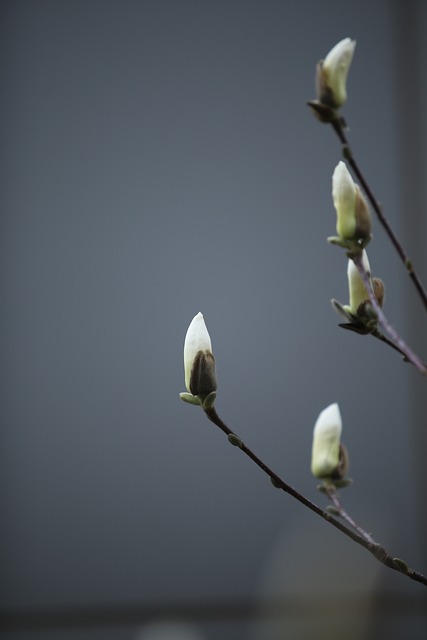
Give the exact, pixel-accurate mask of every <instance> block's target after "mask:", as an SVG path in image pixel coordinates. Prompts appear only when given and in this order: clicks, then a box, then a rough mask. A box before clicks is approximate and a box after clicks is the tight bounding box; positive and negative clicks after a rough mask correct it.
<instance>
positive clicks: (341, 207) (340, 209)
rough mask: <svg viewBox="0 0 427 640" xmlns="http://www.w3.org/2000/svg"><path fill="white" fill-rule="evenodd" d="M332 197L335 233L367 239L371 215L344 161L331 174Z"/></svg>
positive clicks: (345, 238)
mask: <svg viewBox="0 0 427 640" xmlns="http://www.w3.org/2000/svg"><path fill="white" fill-rule="evenodd" d="M332 199H333V202H334V207H335V209H336V212H337V233H338V236H339V237H340V238H341V239H342V240H353V241H356V242H357V241H360V240H365V241H366V240H369V239H370V237H371V216H370V214H369V208H368V205H367V203H366V200H365V198H364V197H363V194H362V192H361V190H360V188H359V186H358V185H357V184H356V183H355V182H354V180H353V178H352V177H351V174H350V172H349V170H348V169H347V167H346V164H345V162H343V161H342V160H341V161H340V162H339V163H338V164H337V166H336V167H335V170H334V173H333V175H332Z"/></svg>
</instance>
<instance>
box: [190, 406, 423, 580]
mask: <svg viewBox="0 0 427 640" xmlns="http://www.w3.org/2000/svg"><path fill="white" fill-rule="evenodd" d="M203 410H204V412H205V414H206V416H207V417H208V418H209V420H210V421H211V422H212V423H213V424H214V425H216V426H217V427H219V429H221V431H223V432H224V433H225V434H226V436H227V437H228V441H229V442H230V444H232V445H233V446H235V447H238V448H239V449H240V450H241V451H242V452H243V453H244V454H245V455H247V456H248V458H250V459H251V460H252V461H253V462H255V464H256V465H257V466H258V467H259V468H260V469H261V470H262V471H263V472H264V473H265V474H266V475H267V476H269V478H270V480H271V482H272V484H273V485H274V486H275V487H277V488H278V489H281V490H282V491H285V492H286V493H288V494H289V495H290V496H292V497H293V498H295V499H296V500H298V502H300V503H301V504H303V505H304V506H305V507H307V508H308V509H310V511H313V513H315V514H317V515H318V516H320V517H321V518H323V519H324V520H326V521H327V522H329V523H330V524H331V525H332V526H333V527H335V528H336V529H338V530H339V531H341V533H343V534H344V535H346V536H347V537H349V538H350V539H351V540H353V542H356V543H357V544H359V545H361V546H362V547H364V548H365V549H367V550H368V551H370V553H372V555H373V556H374V557H375V558H376V559H377V560H378V561H379V562H381V563H382V564H384V565H385V566H387V567H389V568H390V569H394V570H395V571H399V573H403V574H404V575H406V576H407V577H408V578H410V579H411V580H415V581H416V582H420V583H421V584H423V585H425V586H427V577H425V576H424V575H423V574H421V573H419V572H418V571H414V570H412V569H410V568H409V567H408V566H407V565H406V563H405V562H404V561H403V560H400V559H399V558H393V557H392V556H391V555H390V554H389V553H388V552H387V551H386V549H384V547H383V546H382V545H380V544H378V543H377V542H374V541H371V540H368V539H366V538H365V537H363V536H362V535H360V533H358V532H357V531H353V530H352V529H349V528H348V527H346V526H345V525H344V524H343V523H342V522H340V521H339V520H337V519H336V518H333V517H332V515H331V514H330V513H328V512H327V511H324V510H323V509H321V508H320V507H318V506H317V505H316V504H314V502H311V500H309V499H308V498H306V497H305V496H303V495H302V494H301V493H299V492H298V491H297V490H296V489H294V488H293V487H292V486H291V485H289V484H288V483H287V482H285V481H284V480H282V478H281V477H280V476H278V475H277V473H275V472H274V471H273V470H272V469H270V468H269V467H268V466H267V465H266V464H265V463H264V462H263V461H262V460H261V459H260V458H259V457H258V456H257V455H256V454H255V453H253V451H251V449H249V447H247V446H246V445H245V444H244V442H243V441H242V440H241V439H240V438H239V436H237V435H236V434H235V433H234V432H233V431H232V430H231V429H230V428H229V427H228V426H227V425H226V424H225V423H224V422H223V421H222V420H221V418H220V417H219V416H218V414H217V412H216V409H215V407H209V408H204V409H203Z"/></svg>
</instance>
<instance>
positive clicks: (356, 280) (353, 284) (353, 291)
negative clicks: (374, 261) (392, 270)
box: [344, 249, 372, 316]
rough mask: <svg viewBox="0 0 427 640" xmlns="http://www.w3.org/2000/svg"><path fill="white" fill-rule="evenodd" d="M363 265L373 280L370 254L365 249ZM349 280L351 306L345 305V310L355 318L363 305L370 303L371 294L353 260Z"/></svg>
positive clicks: (349, 266) (349, 269)
mask: <svg viewBox="0 0 427 640" xmlns="http://www.w3.org/2000/svg"><path fill="white" fill-rule="evenodd" d="M362 264H363V268H364V269H365V271H366V273H367V274H368V277H369V279H370V280H371V267H370V264H369V260H368V254H367V253H366V251H365V249H363V251H362ZM347 278H348V293H349V304H348V305H345V306H344V309H345V311H348V312H349V313H351V314H352V315H353V316H357V315H359V313H360V311H361V310H362V309H363V305H364V304H365V303H366V302H369V294H368V292H367V290H366V287H365V283H364V282H363V280H362V276H361V275H360V273H359V270H358V268H357V267H356V265H355V264H354V262H353V260H349V261H348V267H347ZM371 282H372V281H371ZM362 315H363V314H362Z"/></svg>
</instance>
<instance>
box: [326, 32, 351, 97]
mask: <svg viewBox="0 0 427 640" xmlns="http://www.w3.org/2000/svg"><path fill="white" fill-rule="evenodd" d="M355 46H356V41H355V40H351V38H344V40H341V41H340V42H338V44H336V45H335V46H334V47H333V48H332V49H331V50H330V51H329V53H328V54H327V56H326V58H325V59H324V60H323V61H321V62H320V63H319V66H318V69H317V85H318V98H319V100H320V102H322V103H323V104H326V105H328V106H330V107H333V108H334V109H338V108H339V107H341V106H342V105H343V104H344V102H345V101H346V100H347V89H346V84H347V76H348V71H349V69H350V65H351V61H352V59H353V54H354V49H355Z"/></svg>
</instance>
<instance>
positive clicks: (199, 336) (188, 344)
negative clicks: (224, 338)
mask: <svg viewBox="0 0 427 640" xmlns="http://www.w3.org/2000/svg"><path fill="white" fill-rule="evenodd" d="M184 373H185V386H186V388H187V391H188V392H189V393H190V394H191V396H193V398H194V404H197V403H199V404H203V401H204V400H205V399H206V398H207V397H208V396H210V395H211V394H213V393H214V392H215V391H216V375H215V358H214V357H213V354H212V344H211V339H210V336H209V333H208V330H207V328H206V324H205V321H204V318H203V314H201V313H198V314H197V315H196V316H195V317H194V318H193V320H192V321H191V323H190V326H189V327H188V330H187V333H186V336H185V341H184ZM181 398H182V399H183V400H184V401H185V402H191V400H190V398H189V397H188V394H181ZM198 400H200V402H198Z"/></svg>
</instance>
